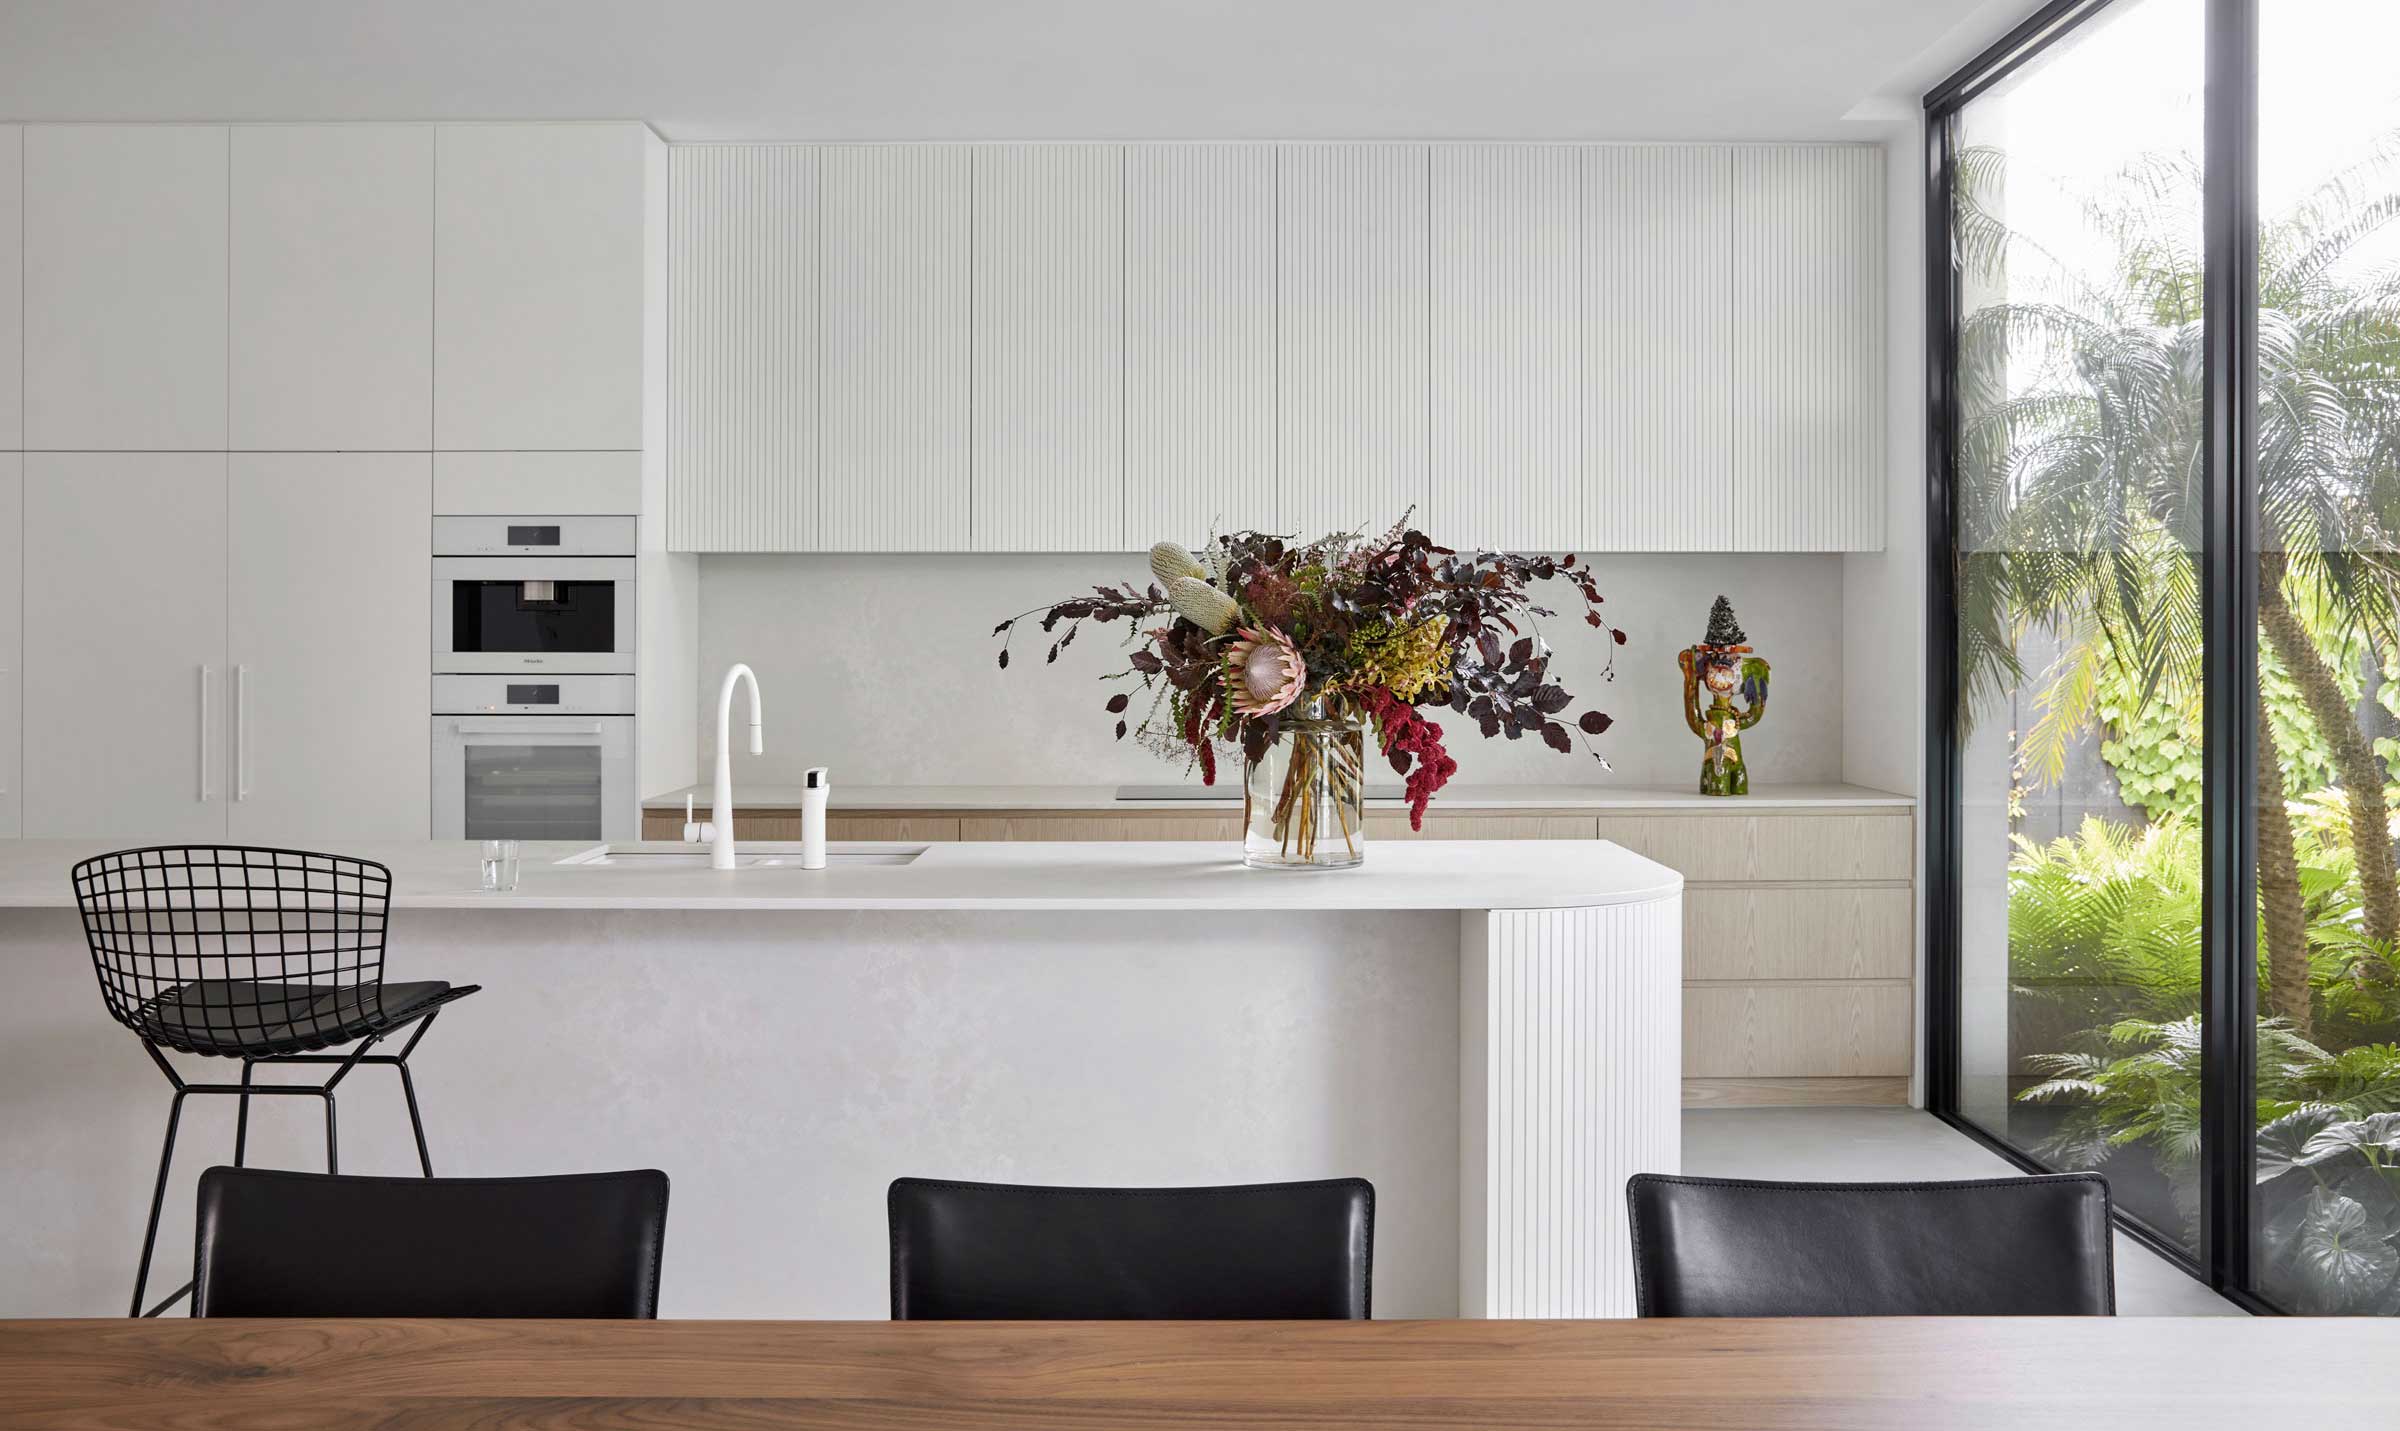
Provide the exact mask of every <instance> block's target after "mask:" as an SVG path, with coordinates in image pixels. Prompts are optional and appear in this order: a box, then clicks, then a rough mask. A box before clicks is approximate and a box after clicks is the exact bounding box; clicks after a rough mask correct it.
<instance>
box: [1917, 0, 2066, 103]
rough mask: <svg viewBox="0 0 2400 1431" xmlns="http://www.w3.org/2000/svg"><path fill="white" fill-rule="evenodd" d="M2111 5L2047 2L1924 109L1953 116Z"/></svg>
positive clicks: (1931, 94)
mask: <svg viewBox="0 0 2400 1431" xmlns="http://www.w3.org/2000/svg"><path fill="white" fill-rule="evenodd" d="M2111 3H2112V0H2050V3H2049V4H2047V5H2044V6H2043V7H2042V8H2041V9H2039V10H2036V11H2034V12H2033V13H2032V14H2031V15H2029V16H2027V17H2026V18H2025V21H2024V23H2022V24H2020V25H2018V26H2017V27H2016V28H2015V29H2013V30H2011V31H2009V32H2008V33H2007V34H2005V35H2003V36H2001V37H2000V39H1999V40H1998V41H1996V42H1995V43H1993V44H1992V45H1990V46H1989V47H1988V48H1986V49H1985V50H1984V52H1983V53H1982V54H1980V55H1977V56H1976V57H1975V58H1973V59H1971V60H1969V61H1967V63H1966V64H1965V66H1964V67H1962V68H1961V69H1959V70H1958V72H1957V73H1955V74H1953V75H1951V76H1950V78H1948V79H1946V80H1943V81H1942V82H1941V83H1940V84H1938V85H1936V86H1934V87H1933V89H1932V90H1930V91H1928V92H1927V94H1926V96H1925V108H1926V109H1927V110H1930V111H1938V112H1941V113H1945V114H1955V113H1956V112H1957V111H1958V110H1959V108H1960V107H1961V106H1962V105H1964V104H1966V102H1967V101H1969V100H1971V99H1973V98H1975V96H1977V95H1979V94H1981V93H1983V92H1984V91H1985V90H1987V89H1990V88H1991V87H1992V86H1993V85H1996V84H1998V83H2000V81H2002V80H2004V79H2007V78H2008V77H2009V76H2010V75H2012V74H2015V73H2016V72H2017V71H2018V70H2019V69H2020V68H2022V67H2023V66H2024V65H2025V64H2026V63H2028V62H2029V61H2031V60H2033V59H2035V58H2036V57H2038V56H2039V55H2040V54H2041V53H2042V51H2044V50H2047V49H2049V48H2050V47H2051V46H2052V45H2055V44H2057V43H2058V42H2059V41H2060V40H2061V39H2063V38H2065V37H2066V34H2067V32H2068V31H2070V30H2072V29H2074V28H2075V27H2076V26H2077V25H2080V24H2082V23H2083V22H2084V21H2086V20H2089V19H2090V18H2092V16H2094V15H2097V14H2098V13H2100V12H2101V11H2102V10H2105V9H2107V8H2108V7H2109V5H2110V4H2111Z"/></svg>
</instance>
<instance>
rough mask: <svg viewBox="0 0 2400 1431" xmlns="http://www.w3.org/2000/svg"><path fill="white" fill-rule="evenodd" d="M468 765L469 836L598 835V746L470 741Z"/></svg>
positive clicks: (576, 837)
mask: <svg viewBox="0 0 2400 1431" xmlns="http://www.w3.org/2000/svg"><path fill="white" fill-rule="evenodd" d="M466 766H467V775H466V780H467V789H466V807H467V831H466V833H467V838H468V839H470V840H597V839H599V838H600V799H601V780H602V775H601V751H600V748H599V747H598V746H594V745H471V746H469V747H467V753H466Z"/></svg>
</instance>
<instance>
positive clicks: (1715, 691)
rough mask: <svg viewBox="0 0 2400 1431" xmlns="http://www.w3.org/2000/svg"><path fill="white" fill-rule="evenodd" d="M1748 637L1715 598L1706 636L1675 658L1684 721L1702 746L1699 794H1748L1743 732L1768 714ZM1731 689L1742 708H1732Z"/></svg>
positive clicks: (1763, 679)
mask: <svg viewBox="0 0 2400 1431" xmlns="http://www.w3.org/2000/svg"><path fill="white" fill-rule="evenodd" d="M1749 639H1750V638H1749V637H1748V636H1747V635H1745V634H1743V631H1742V627H1741V623H1740V622H1738V621H1736V620H1734V619H1733V603H1732V602H1730V601H1727V600H1726V599H1725V598H1724V597H1722V596H1720V597H1718V598H1717V604H1716V605H1715V606H1713V607H1710V608H1709V612H1708V635H1707V636H1706V637H1705V638H1704V639H1703V640H1702V641H1701V642H1700V644H1699V645H1697V646H1686V647H1684V648H1683V650H1682V651H1681V652H1680V653H1678V654H1677V655H1676V657H1675V660H1676V662H1677V664H1679V665H1681V666H1682V667H1683V719H1684V723H1685V724H1687V725H1689V726H1690V727H1691V728H1692V734H1694V735H1696V736H1698V737H1700V739H1701V741H1702V742H1703V743H1704V744H1705V745H1706V746H1707V750H1706V751H1705V752H1704V753H1703V754H1702V756H1701V758H1700V793H1701V794H1703V795H1747V794H1749V793H1750V767H1749V766H1747V765H1745V764H1743V763H1742V732H1743V731H1746V730H1748V729H1749V728H1750V727H1752V726H1754V725H1756V724H1758V722H1759V720H1760V718H1761V717H1763V716H1765V715H1766V713H1767V663H1766V662H1765V661H1763V660H1761V659H1760V658H1758V657H1757V656H1754V655H1752V654H1750V647H1749V646H1748V645H1747V644H1746V643H1747V642H1748V641H1749ZM1736 691H1739V692H1740V693H1741V698H1742V703H1743V707H1744V708H1743V709H1739V710H1737V709H1735V707H1734V704H1733V697H1734V693H1735V692H1736ZM1703 701H1705V702H1706V704H1705V705H1704V704H1702V702H1703Z"/></svg>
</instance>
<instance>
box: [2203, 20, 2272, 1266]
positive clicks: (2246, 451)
mask: <svg viewBox="0 0 2400 1431" xmlns="http://www.w3.org/2000/svg"><path fill="white" fill-rule="evenodd" d="M2204 123H2205V126H2206V128H2205V134H2206V138H2205V142H2204V145H2203V153H2202V164H2203V173H2204V181H2205V182H2204V190H2203V200H2202V203H2203V209H2204V211H2205V221H2204V232H2205V236H2206V250H2205V254H2206V281H2205V286H2204V291H2203V297H2202V310H2201V311H2202V319H2203V323H2204V327H2205V338H2204V345H2203V346H2204V352H2205V357H2204V360H2203V370H2202V379H2203V389H2204V394H2203V398H2202V409H2201V430H2202V434H2203V439H2204V441H2205V443H2206V452H2205V458H2206V480H2207V485H2206V490H2205V492H2204V495H2203V499H2202V503H2201V555H2200V561H2201V584H2200V609H2201V637H2202V640H2203V641H2205V642H2206V646H2205V647H2204V649H2203V650H2202V653H2201V669H2202V672H2203V673H2204V689H2203V691H2202V696H2201V698H2202V710H2201V751H2202V759H2203V763H2204V769H2205V774H2204V776H2203V779H2202V785H2201V798H2200V806H2201V834H2202V843H2203V845H2204V848H2205V859H2206V864H2205V866H2204V867H2203V876H2202V885H2201V890H2202V893H2201V917H2200V941H2201V942H2200V947H2201V950H2202V958H2201V963H2200V1007H2201V1053H2202V1057H2201V1076H2200V1117H2201V1127H2200V1174H2201V1176H2200V1237H2201V1251H2202V1254H2203V1260H2204V1261H2205V1263H2206V1265H2207V1268H2208V1274H2209V1285H2210V1286H2212V1287H2215V1288H2218V1289H2220V1290H2224V1289H2230V1288H2239V1289H2242V1290H2244V1291H2247V1290H2249V1289H2250V1286H2251V1282H2252V1277H2251V1259H2250V1229H2251V1224H2250V1217H2251V1203H2252V1198H2251V1191H2252V1177H2253V1172H2252V1155H2253V1151H2254V1145H2255V1142H2256V1131H2257V1130H2256V1126H2255V1125H2256V1119H2257V1095H2256V1092H2255V1090H2256V1087H2257V1083H2256V1073H2257V1069H2256V1063H2257V1043H2256V1041H2255V1038H2254V1035H2253V1027H2254V1022H2253V1021H2254V1020H2255V1018H2256V1017H2257V1012H2258V1010H2257V1004H2258V973H2257V957H2258V951H2257V944H2258V912H2257V911H2258V888H2257V866H2256V863H2255V859H2254V857H2255V855H2256V853H2257V837H2256V832H2255V827H2254V825H2253V816H2254V815H2255V813H2256V812H2255V809H2254V806H2255V798H2254V797H2255V790H2256V783H2257V782H2256V774H2257V770H2258V745H2257V733H2256V731H2254V730H2253V729H2252V727H2251V720H2250V711H2251V706H2252V703H2253V702H2252V693H2253V692H2254V691H2255V690H2256V689H2257V683H2258V643H2257V631H2258V553H2257V546H2256V543H2257V535H2258V532H2257V522H2256V508H2257V489H2258V457H2257V450H2256V432H2255V428H2256V411H2257V399H2258V0H2208V90H2207V99H2206V110H2205V115H2204Z"/></svg>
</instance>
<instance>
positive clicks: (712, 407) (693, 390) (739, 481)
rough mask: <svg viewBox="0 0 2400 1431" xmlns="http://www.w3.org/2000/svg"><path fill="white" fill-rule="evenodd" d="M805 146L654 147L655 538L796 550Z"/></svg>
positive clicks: (808, 428) (809, 528)
mask: <svg viewBox="0 0 2400 1431" xmlns="http://www.w3.org/2000/svg"><path fill="white" fill-rule="evenodd" d="M817 167H818V166H817V152H816V150H815V149H813V148H811V147H809V146H808V145H804V144H691V145H683V146H679V147H678V148H676V149H675V150H674V151H673V152H672V153H671V154H670V155H669V156H668V211H669V212H670V213H671V214H672V215H673V216H674V221H673V222H671V223H670V225H669V228H668V240H667V245H668V258H667V270H668V274H669V281H670V282H671V283H672V284H673V290H672V292H671V294H670V295H669V302H668V340H667V341H668V346H669V354H670V358H669V362H668V366H667V373H668V377H667V388H668V393H667V432H668V441H667V460H668V462H669V463H671V464H672V465H673V467H674V469H675V471H676V472H677V473H678V474H679V477H678V480H677V481H676V482H675V484H674V485H673V487H672V488H671V489H670V490H669V494H668V503H667V511H666V513H665V516H666V519H667V543H668V545H669V546H671V547H675V548H678V549H681V550H687V551H712V552H736V551H768V552H791V551H806V550H808V549H809V547H810V546H811V545H812V544H813V542H814V540H815V537H816V526H817V447H818V424H817V351H818V348H819V347H820V344H818V343H817V342H816V328H817V303H818V293H819V291H820V285H819V283H818V275H817V230H818V221H817Z"/></svg>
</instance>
